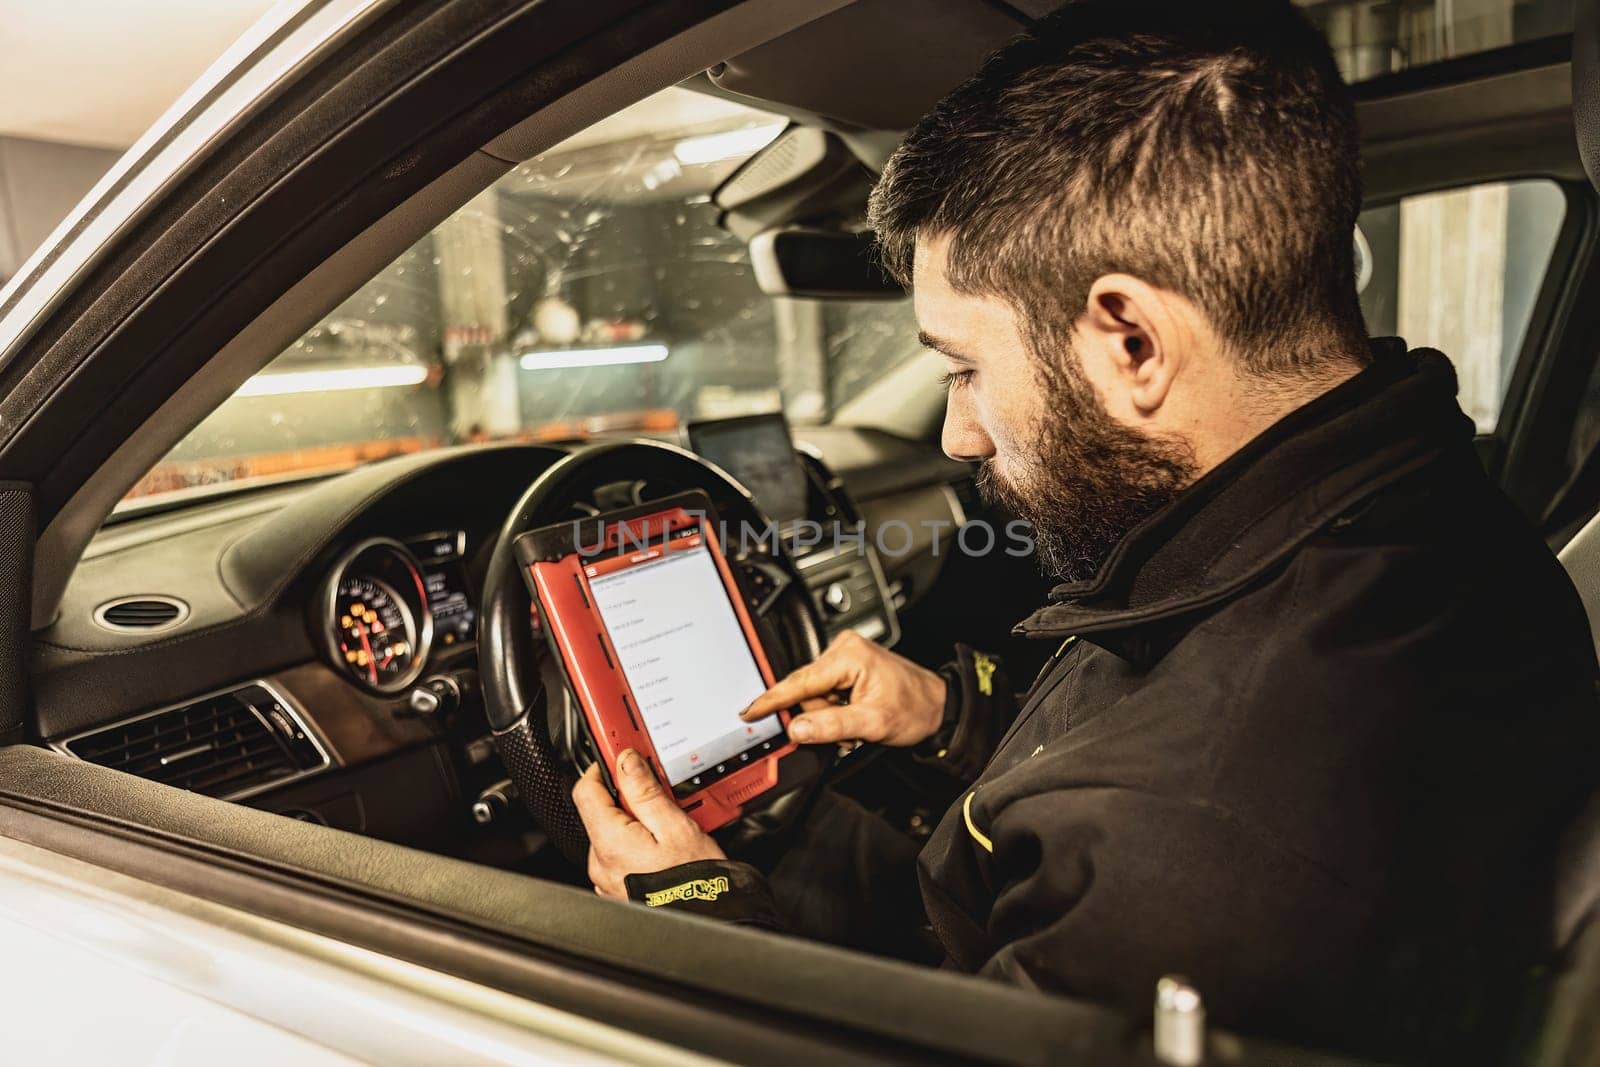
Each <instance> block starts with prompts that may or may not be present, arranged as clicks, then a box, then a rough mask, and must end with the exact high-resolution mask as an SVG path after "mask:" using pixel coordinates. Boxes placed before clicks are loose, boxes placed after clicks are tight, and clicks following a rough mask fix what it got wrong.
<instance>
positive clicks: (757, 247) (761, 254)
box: [750, 226, 906, 300]
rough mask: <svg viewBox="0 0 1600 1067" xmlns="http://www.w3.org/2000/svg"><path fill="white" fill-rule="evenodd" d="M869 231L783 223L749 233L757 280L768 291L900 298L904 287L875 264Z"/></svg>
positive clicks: (829, 297)
mask: <svg viewBox="0 0 1600 1067" xmlns="http://www.w3.org/2000/svg"><path fill="white" fill-rule="evenodd" d="M873 243H874V242H873V236H872V234H871V233H870V232H862V233H851V232H847V231H843V230H826V229H820V228H817V227H814V226H784V227H780V228H778V229H772V230H765V231H763V232H761V233H758V234H756V235H755V236H754V237H752V238H751V239H750V262H751V265H752V266H753V267H754V268H755V275H756V284H757V285H758V286H760V287H761V291H762V292H763V293H766V294H767V295H768V296H794V297H809V298H813V299H819V300H899V299H902V298H903V297H904V296H905V295H906V293H905V290H904V289H902V288H900V286H899V284H898V283H896V282H895V280H894V279H893V278H891V277H889V276H888V275H887V274H885V273H884V271H883V268H882V267H880V266H879V265H878V258H877V253H876V251H875V249H874V248H873Z"/></svg>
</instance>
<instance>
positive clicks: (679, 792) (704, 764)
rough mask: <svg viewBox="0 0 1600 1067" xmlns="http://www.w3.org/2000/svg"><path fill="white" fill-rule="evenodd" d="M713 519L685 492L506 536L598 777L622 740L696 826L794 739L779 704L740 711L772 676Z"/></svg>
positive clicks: (612, 762) (705, 504) (735, 803)
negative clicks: (757, 715) (758, 714)
mask: <svg viewBox="0 0 1600 1067" xmlns="http://www.w3.org/2000/svg"><path fill="white" fill-rule="evenodd" d="M714 524H715V518H714V516H713V513H712V509H711V501H710V499H709V498H708V497H707V496H706V495H705V494H704V493H700V492H692V493H683V494H679V495H677V496H674V497H670V498H667V499H666V500H661V501H656V502H654V503H652V504H649V505H645V506H643V507H639V508H630V509H627V510H624V511H618V512H613V513H610V514H606V515H599V516H595V517H592V518H585V519H582V520H578V521H575V522H569V523H563V524H561V525H559V526H549V527H545V528H543V529H539V530H534V531H531V532H529V533H526V534H524V535H522V536H521V537H520V538H518V539H517V542H516V551H517V558H518V561H519V562H520V563H521V564H522V567H523V573H524V575H525V577H526V578H527V581H528V586H529V589H530V590H531V591H532V593H533V597H534V601H535V606H536V611H537V613H538V617H539V624H540V628H541V629H542V630H543V631H544V634H545V636H546V638H547V639H548V640H549V642H550V644H551V646H552V648H553V649H554V650H555V653H556V656H557V658H558V659H559V661H560V663H561V668H562V671H563V673H564V674H565V676H566V679H567V684H568V685H569V686H570V687H571V689H572V692H573V695H574V696H575V697H576V699H577V702H578V706H579V707H580V708H581V709H582V711H583V717H584V722H585V725H586V726H587V728H588V731H589V735H590V739H591V740H592V741H593V742H594V749H595V754H596V755H597V756H598V757H599V759H600V760H601V762H602V764H603V766H604V770H605V772H606V776H607V784H608V785H611V783H612V782H614V781H615V778H614V776H615V773H616V758H617V756H618V755H619V754H620V753H621V752H622V751H623V750H624V749H628V748H632V749H634V750H635V751H636V752H638V753H639V754H640V755H641V756H644V757H645V758H646V759H647V760H649V761H650V764H651V767H652V768H653V769H654V770H655V772H656V776H657V777H658V778H659V779H660V780H661V781H663V782H665V783H666V784H667V785H668V786H670V787H671V790H672V793H673V795H674V796H675V797H676V798H677V801H678V804H679V806H681V807H682V808H683V809H684V810H685V811H686V812H688V813H689V815H690V816H691V817H692V818H693V819H694V820H695V822H696V823H698V824H699V825H700V826H701V827H702V828H704V829H706V830H712V829H715V828H716V827H718V826H722V825H724V824H726V823H727V822H729V821H730V820H732V819H734V818H736V817H738V815H739V814H740V812H741V810H742V808H743V806H744V805H745V804H746V803H748V802H749V801H750V800H751V799H752V798H754V797H756V796H759V795H760V794H762V793H764V792H766V791H767V790H769V789H771V788H772V787H773V786H774V785H776V784H777V781H778V759H779V758H780V757H782V756H784V755H785V754H787V753H789V752H791V751H793V750H794V748H795V746H794V743H793V742H791V741H790V740H789V738H788V734H787V726H788V721H789V715H788V713H787V712H780V713H779V714H777V715H774V716H769V717H768V718H765V719H762V720H761V721H759V722H754V723H746V722H744V721H743V720H741V719H740V718H739V712H741V711H743V710H744V709H745V708H746V707H747V706H749V704H750V702H751V701H753V700H754V699H755V698H756V697H758V696H760V695H761V694H762V693H764V692H765V691H766V690H767V689H768V688H770V687H771V685H772V684H773V681H774V680H775V679H774V676H773V673H772V667H771V665H770V664H769V662H768V660H767V656H766V652H765V651H764V650H763V649H762V647H761V641H760V638H759V637H758V635H757V633H756V629H755V625H754V624H753V622H752V621H751V618H750V614H749V611H748V609H747V608H746V606H745V603H744V598H743V597H742V596H741V595H740V592H739V587H738V584H737V582H736V581H735V579H734V577H733V574H732V572H731V571H730V570H729V568H728V564H727V561H726V560H725V559H724V558H723V555H722V550H721V548H720V546H719V544H718V542H717V537H716V533H715V531H714ZM612 792H613V793H615V792H616V790H615V789H614V788H613V790H612Z"/></svg>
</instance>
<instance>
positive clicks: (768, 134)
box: [672, 122, 787, 165]
mask: <svg viewBox="0 0 1600 1067" xmlns="http://www.w3.org/2000/svg"><path fill="white" fill-rule="evenodd" d="M785 125H787V123H785V122H775V123H774V122H769V123H767V124H766V125H765V126H752V127H750V128H749V129H746V130H729V131H728V132H726V133H708V134H706V135H705V136H704V137H688V138H685V139H684V140H682V141H679V142H678V143H677V144H675V145H673V146H672V154H673V155H675V156H677V157H678V162H679V163H685V164H690V165H693V164H696V163H715V162H716V161H717V160H719V159H733V158H735V157H737V156H748V155H751V154H753V153H755V152H758V151H760V150H761V149H763V148H765V147H767V145H768V144H770V143H771V141H772V139H773V138H774V137H776V136H777V135H778V131H779V130H781V129H783V127H784V126H785Z"/></svg>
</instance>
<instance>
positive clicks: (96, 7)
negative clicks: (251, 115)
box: [0, 0, 272, 149]
mask: <svg viewBox="0 0 1600 1067" xmlns="http://www.w3.org/2000/svg"><path fill="white" fill-rule="evenodd" d="M271 6H272V2H271V0H0V136H7V135H10V136H16V137H29V138H35V139H38V140H45V141H65V142H69V143H72V144H84V145H98V146H103V147H108V148H119V149H120V148H126V147H127V146H128V145H130V144H132V143H133V142H134V141H135V140H136V139H137V138H138V137H139V135H140V134H141V133H143V132H144V131H145V129H146V128H147V127H148V126H149V125H150V124H151V123H153V122H154V121H155V120H156V119H157V118H158V117H160V115H161V113H162V112H164V111H165V110H166V109H167V107H168V106H170V105H171V104H172V102H173V101H175V100H176V99H177V98H178V96H179V95H180V94H181V93H182V92H183V90H184V89H186V88H188V87H189V84H190V83H191V82H193V81H194V80H195V79H196V78H197V77H198V76H199V75H200V73H201V72H202V71H203V70H205V68H206V67H208V66H210V65H211V62H212V61H213V60H215V59H216V58H217V57H218V56H220V55H221V54H222V53H223V52H224V51H225V50H226V49H227V47H228V46H229V45H230V44H232V43H233V41H234V39H235V38H237V37H238V36H239V35H240V34H241V33H243V32H244V30H245V29H246V28H248V27H249V26H250V25H251V23H253V22H255V21H256V19H257V18H259V17H260V16H261V14H262V13H263V12H265V11H266V10H267V9H268V8H270V7H271Z"/></svg>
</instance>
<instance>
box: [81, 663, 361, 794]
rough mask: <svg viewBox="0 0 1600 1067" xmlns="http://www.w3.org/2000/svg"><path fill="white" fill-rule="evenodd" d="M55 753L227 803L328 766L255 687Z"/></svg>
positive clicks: (270, 695) (98, 734)
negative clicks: (224, 800)
mask: <svg viewBox="0 0 1600 1067" xmlns="http://www.w3.org/2000/svg"><path fill="white" fill-rule="evenodd" d="M57 747H58V748H60V749H62V750H63V751H65V752H68V753H70V754H71V755H74V756H77V757H78V758H79V759H82V760H86V761H88V762H89V763H97V764H99V765H100V766H102V767H110V768H113V769H114V770H119V771H126V772H128V773H129V774H136V775H138V776H139V777H141V778H149V779H151V780H152V781H157V782H161V783H162V784H164V785H171V786H177V787H178V788H179V789H188V790H192V791H193V792H196V793H204V794H205V795H206V796H212V797H221V798H223V799H226V800H236V799H239V798H240V797H243V796H247V795H249V794H252V793H258V792H260V791H261V790H263V789H266V788H268V787H270V786H274V785H280V784H282V783H284V782H286V781H288V780H290V779H292V778H298V777H300V776H302V775H305V774H308V773H311V772H313V771H317V770H321V769H322V768H324V767H326V766H328V763H329V761H328V756H327V753H326V752H324V751H323V750H322V747H321V746H320V745H319V744H318V743H317V741H316V739H315V738H314V737H313V736H312V735H311V734H310V732H309V731H308V730H307V729H306V727H305V724H304V723H303V722H302V721H301V720H300V718H299V716H298V715H296V714H295V712H294V711H293V709H292V708H291V707H290V706H289V704H288V703H287V702H285V701H284V700H282V699H280V698H279V697H278V695H277V694H276V693H274V692H272V691H271V690H270V689H268V688H267V687H266V686H264V685H259V684H258V685H251V686H245V687H244V688H242V689H236V690H232V691H229V692H224V693H217V694H214V695H212V696H209V697H205V698H202V699H200V700H197V701H194V702H193V703H189V704H183V705H180V706H179V707H175V708H167V709H165V710H162V711H156V712H151V713H150V714H148V715H141V716H140V717H138V718H137V719H129V720H128V721H126V722H122V723H118V724H117V725H115V726H108V727H105V728H104V729H100V730H95V731H92V732H90V733H86V734H79V735H78V736H76V737H73V738H69V739H68V740H67V741H65V742H64V743H62V744H59V745H58V746H57Z"/></svg>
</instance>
